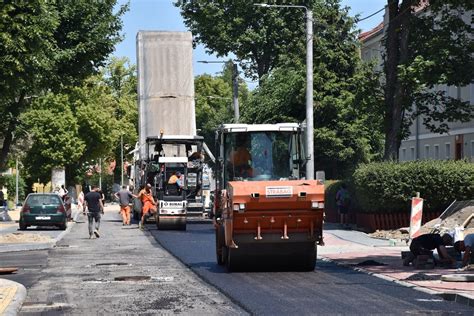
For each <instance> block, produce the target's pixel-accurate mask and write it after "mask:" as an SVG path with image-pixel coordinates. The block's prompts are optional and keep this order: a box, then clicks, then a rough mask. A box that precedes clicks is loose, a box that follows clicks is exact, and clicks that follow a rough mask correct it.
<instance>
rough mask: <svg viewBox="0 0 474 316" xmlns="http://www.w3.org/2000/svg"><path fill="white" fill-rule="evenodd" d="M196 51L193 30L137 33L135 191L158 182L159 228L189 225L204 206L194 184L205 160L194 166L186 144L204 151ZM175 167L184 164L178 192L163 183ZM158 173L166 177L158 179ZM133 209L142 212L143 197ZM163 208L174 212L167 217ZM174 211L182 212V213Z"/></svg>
mask: <svg viewBox="0 0 474 316" xmlns="http://www.w3.org/2000/svg"><path fill="white" fill-rule="evenodd" d="M192 53H193V48H192V35H191V33H190V32H167V31H140V32H138V34H137V72H138V96H139V97H138V101H139V104H138V134H139V139H138V144H137V146H136V148H135V151H136V152H137V153H138V158H137V159H136V161H135V162H134V168H133V169H134V176H133V182H134V184H135V192H136V193H137V192H138V190H139V189H140V186H144V185H145V184H147V183H149V184H151V185H155V186H154V188H153V195H154V198H155V201H158V203H157V204H158V205H157V207H158V213H157V215H156V216H155V219H156V221H157V225H158V228H160V229H165V228H177V229H185V227H186V215H189V214H192V213H199V214H200V215H202V214H203V212H204V206H203V202H202V199H201V194H200V193H197V191H196V190H194V189H193V187H194V188H196V187H198V188H199V186H200V184H201V183H202V172H201V171H196V170H201V168H202V166H201V162H199V163H198V164H199V166H197V165H196V166H192V165H191V164H192V163H193V162H192V161H190V160H189V159H190V157H189V156H187V155H188V154H189V150H188V149H194V152H199V153H200V152H201V150H202V147H203V146H202V137H200V136H197V134H196V118H195V106H194V75H193V66H192ZM171 170H174V171H178V170H182V171H183V174H184V179H185V180H184V181H185V189H183V190H182V192H180V194H175V195H174V197H172V196H171V195H170V194H168V193H169V191H166V187H165V184H164V183H165V182H164V181H167V180H168V179H165V178H166V176H168V174H167V172H170V171H171ZM192 170H194V171H192ZM160 172H161V174H160ZM158 174H160V177H162V179H161V180H160V181H162V182H154V181H155V180H156V179H155V178H156V177H157V176H158ZM159 183H161V184H159ZM160 185H161V186H160ZM193 192H195V193H193ZM173 199H174V200H173ZM171 200H173V201H171ZM133 212H134V217H135V218H140V216H141V215H140V214H141V203H140V202H139V201H135V203H134V207H133ZM165 212H166V213H170V214H169V216H168V217H169V218H168V219H165V217H166V216H164V215H165ZM174 213H179V218H178V216H177V215H178V214H174ZM161 215H163V216H164V217H162V216H161ZM171 216H175V217H176V218H175V220H171Z"/></svg>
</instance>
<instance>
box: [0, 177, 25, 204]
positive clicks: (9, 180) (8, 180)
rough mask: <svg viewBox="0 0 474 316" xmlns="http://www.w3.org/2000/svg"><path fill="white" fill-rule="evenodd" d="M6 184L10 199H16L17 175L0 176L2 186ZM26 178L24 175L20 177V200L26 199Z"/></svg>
mask: <svg viewBox="0 0 474 316" xmlns="http://www.w3.org/2000/svg"><path fill="white" fill-rule="evenodd" d="M1 186H5V187H6V188H7V195H8V200H10V201H14V200H15V195H16V176H15V175H5V176H0V187H1ZM25 187H26V184H25V180H23V178H22V177H19V178H18V196H19V197H18V201H19V202H23V200H24V199H25Z"/></svg>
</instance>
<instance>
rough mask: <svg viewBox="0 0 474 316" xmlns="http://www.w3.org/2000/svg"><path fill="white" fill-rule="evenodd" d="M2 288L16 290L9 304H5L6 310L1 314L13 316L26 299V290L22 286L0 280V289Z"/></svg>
mask: <svg viewBox="0 0 474 316" xmlns="http://www.w3.org/2000/svg"><path fill="white" fill-rule="evenodd" d="M2 287H15V288H16V292H15V295H14V296H13V298H12V299H11V300H10V302H5V303H6V308H5V310H3V313H2V315H4V316H15V315H17V314H18V312H19V311H20V309H21V306H22V305H23V302H24V301H25V299H26V288H25V287H24V286H23V284H20V283H17V282H13V281H10V280H7V279H2V278H0V288H2ZM0 307H1V306H0ZM0 312H1V311H0Z"/></svg>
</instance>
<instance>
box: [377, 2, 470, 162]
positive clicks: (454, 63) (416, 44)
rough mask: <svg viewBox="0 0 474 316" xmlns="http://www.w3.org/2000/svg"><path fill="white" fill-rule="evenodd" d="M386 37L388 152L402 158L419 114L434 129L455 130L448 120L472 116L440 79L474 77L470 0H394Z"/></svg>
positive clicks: (459, 82)
mask: <svg viewBox="0 0 474 316" xmlns="http://www.w3.org/2000/svg"><path fill="white" fill-rule="evenodd" d="M387 3H388V16H389V19H388V26H387V35H386V41H385V47H386V58H385V79H386V86H385V152H384V158H385V159H386V160H396V159H397V158H398V149H399V148H400V144H401V141H402V139H404V138H405V137H406V136H407V135H408V127H409V126H410V125H411V123H412V122H413V120H414V118H416V117H417V116H421V117H422V119H423V124H424V125H425V126H426V127H427V128H428V129H430V130H431V131H433V132H436V133H443V132H447V131H448V130H449V125H448V124H447V122H453V121H462V122H466V121H469V120H470V119H471V118H472V117H473V116H472V110H473V109H472V107H471V106H470V105H469V102H463V101H462V100H459V99H457V98H452V97H449V96H448V95H446V93H445V92H444V91H440V89H439V88H438V85H439V84H446V85H450V86H453V85H457V86H464V85H468V84H470V83H471V82H472V80H473V78H474V77H473V76H474V75H473V74H474V56H473V54H472V52H473V51H474V40H473V38H472V29H471V21H464V20H463V14H464V13H465V12H467V11H468V10H473V9H474V4H473V2H472V1H469V0H448V1H441V0H430V1H429V6H428V5H427V2H425V1H421V0H402V1H399V0H388V1H387Z"/></svg>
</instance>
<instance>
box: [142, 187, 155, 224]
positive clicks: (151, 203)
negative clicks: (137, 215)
mask: <svg viewBox="0 0 474 316" xmlns="http://www.w3.org/2000/svg"><path fill="white" fill-rule="evenodd" d="M138 198H139V199H140V201H142V218H141V220H140V224H139V225H138V226H139V228H140V229H143V228H144V226H145V218H146V217H148V216H150V215H151V214H153V213H156V202H155V199H154V198H153V194H152V192H151V184H149V183H147V185H146V186H145V188H144V189H143V190H141V191H140V193H139V194H138Z"/></svg>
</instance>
